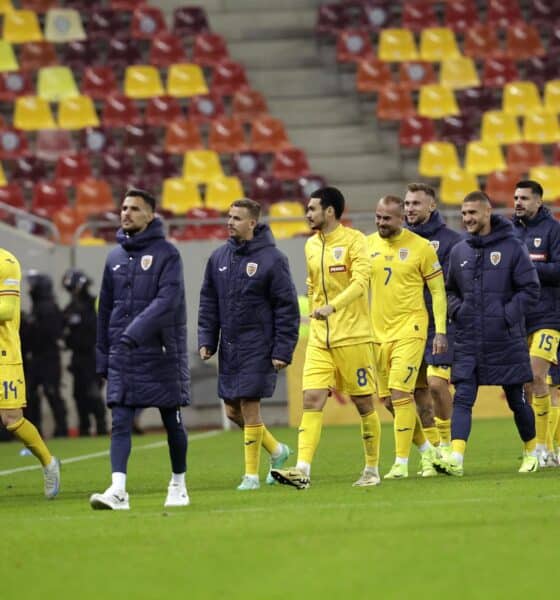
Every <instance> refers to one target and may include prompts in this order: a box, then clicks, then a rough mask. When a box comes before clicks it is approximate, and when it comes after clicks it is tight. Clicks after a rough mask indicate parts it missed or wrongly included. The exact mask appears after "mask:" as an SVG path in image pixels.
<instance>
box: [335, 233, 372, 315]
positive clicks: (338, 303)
mask: <svg viewBox="0 0 560 600" xmlns="http://www.w3.org/2000/svg"><path fill="white" fill-rule="evenodd" d="M348 251H349V255H350V265H351V266H350V269H351V276H350V285H349V286H348V287H347V288H346V289H344V291H342V292H340V294H338V295H337V296H335V297H334V298H333V299H332V300H331V301H330V302H329V305H330V306H332V308H333V310H334V311H337V310H340V309H341V308H344V307H345V306H348V304H350V303H351V302H354V300H356V299H357V298H360V296H363V295H364V294H367V293H368V288H369V278H370V272H371V266H370V262H369V258H368V252H367V242H366V238H365V236H362V235H360V236H357V237H356V239H355V240H354V242H353V243H352V244H351V245H350V247H349V249H348Z"/></svg>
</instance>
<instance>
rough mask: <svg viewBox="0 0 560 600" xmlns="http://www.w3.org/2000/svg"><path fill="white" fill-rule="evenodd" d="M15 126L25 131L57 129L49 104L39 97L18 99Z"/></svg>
mask: <svg viewBox="0 0 560 600" xmlns="http://www.w3.org/2000/svg"><path fill="white" fill-rule="evenodd" d="M14 126H15V127H17V128H18V129H23V130H25V131H36V130H38V129H55V128H56V124H55V122H54V118H53V115H52V112H51V107H50V106H49V103H48V102H47V101H46V100H43V98H39V97H38V96H20V97H19V98H16V102H15V108H14Z"/></svg>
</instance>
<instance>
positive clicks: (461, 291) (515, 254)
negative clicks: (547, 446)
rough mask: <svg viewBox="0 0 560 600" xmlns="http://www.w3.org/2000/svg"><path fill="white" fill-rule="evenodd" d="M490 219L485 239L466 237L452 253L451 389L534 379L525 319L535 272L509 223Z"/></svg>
mask: <svg viewBox="0 0 560 600" xmlns="http://www.w3.org/2000/svg"><path fill="white" fill-rule="evenodd" d="M491 219H492V220H491V227H492V229H491V232H490V233H489V234H488V235H485V236H479V235H469V236H468V237H467V238H466V239H465V240H462V241H460V242H459V243H458V244H456V245H455V246H454V247H453V249H452V250H451V257H450V261H449V272H448V274H447V282H446V285H447V291H448V312H449V315H450V316H451V318H452V319H453V320H454V322H455V349H454V350H455V352H454V360H453V365H452V372H451V374H452V381H453V382H455V383H456V382H459V381H465V380H471V379H472V378H473V377H475V378H476V381H477V383H478V384H479V385H504V384H515V383H525V382H528V381H531V380H532V379H533V375H532V373H531V364H530V362H529V349H528V347H527V333H526V330H525V314H526V312H527V311H529V310H531V309H532V308H533V307H534V306H535V304H536V303H537V301H538V298H539V293H540V287H539V280H538V276H537V271H536V269H535V267H534V265H533V262H532V261H531V259H530V258H529V253H528V252H527V248H525V246H524V245H523V244H522V243H521V242H520V241H519V240H518V239H517V238H516V236H515V234H514V232H513V226H512V225H511V223H510V222H509V221H508V220H507V219H504V218H503V217H500V216H496V215H493V216H492V217H491Z"/></svg>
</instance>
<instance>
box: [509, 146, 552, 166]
mask: <svg viewBox="0 0 560 600" xmlns="http://www.w3.org/2000/svg"><path fill="white" fill-rule="evenodd" d="M506 163H507V167H508V169H511V170H512V171H519V172H527V171H528V170H529V169H530V168H531V167H536V166H538V165H544V164H545V163H546V160H545V158H544V154H543V149H542V146H541V145H540V144H533V143H531V142H518V143H517V144H509V145H508V147H507V149H506Z"/></svg>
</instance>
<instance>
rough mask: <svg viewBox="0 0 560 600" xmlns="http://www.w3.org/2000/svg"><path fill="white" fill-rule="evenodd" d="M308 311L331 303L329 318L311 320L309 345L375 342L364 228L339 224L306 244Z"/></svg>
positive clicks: (322, 346)
mask: <svg viewBox="0 0 560 600" xmlns="http://www.w3.org/2000/svg"><path fill="white" fill-rule="evenodd" d="M305 259H306V263H307V291H308V297H309V312H310V313H312V312H313V310H315V309H316V308H320V307H321V306H325V305H327V304H330V305H331V306H333V307H334V308H335V312H334V313H332V314H331V315H330V316H329V318H328V319H327V320H326V321H318V320H317V319H311V321H310V327H309V341H308V343H309V345H311V346H318V347H320V348H336V347H339V346H350V345H353V344H362V343H368V342H371V341H372V337H371V321H370V317H369V301H368V288H369V270H370V266H369V260H368V255H367V243H366V237H365V235H364V234H363V233H362V232H361V231H357V230H356V229H352V228H351V227H345V226H344V225H338V226H337V227H336V229H335V230H334V231H331V232H330V233H327V234H323V233H316V234H315V235H314V236H312V237H310V238H309V239H308V240H307V242H306V244H305Z"/></svg>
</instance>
